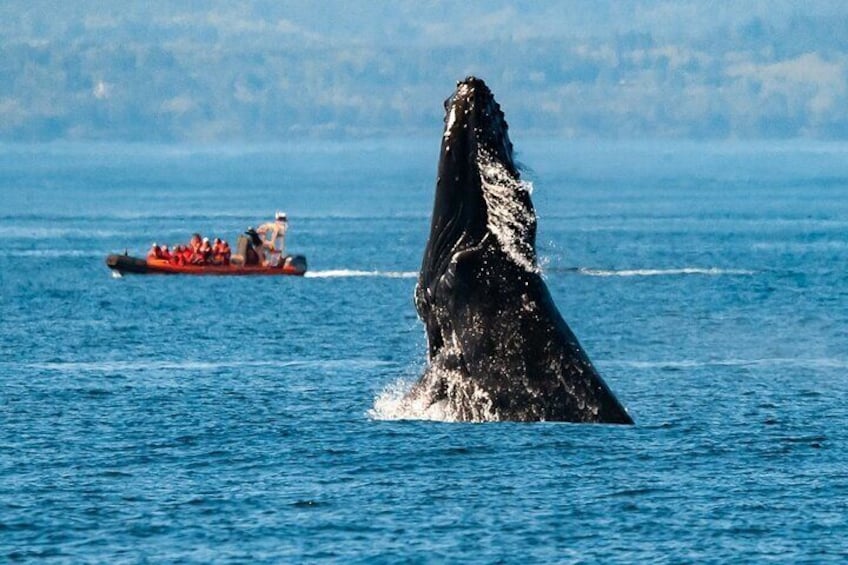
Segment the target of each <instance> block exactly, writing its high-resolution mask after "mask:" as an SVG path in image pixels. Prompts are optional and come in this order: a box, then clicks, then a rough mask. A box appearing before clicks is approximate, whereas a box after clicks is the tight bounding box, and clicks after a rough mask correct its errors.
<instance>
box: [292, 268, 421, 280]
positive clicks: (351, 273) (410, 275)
mask: <svg viewBox="0 0 848 565" xmlns="http://www.w3.org/2000/svg"><path fill="white" fill-rule="evenodd" d="M304 276H306V277H310V278H316V279H328V278H348V277H378V278H387V279H414V278H416V277H417V276H418V273H416V272H414V271H358V270H355V269H330V270H327V271H306V275H304Z"/></svg>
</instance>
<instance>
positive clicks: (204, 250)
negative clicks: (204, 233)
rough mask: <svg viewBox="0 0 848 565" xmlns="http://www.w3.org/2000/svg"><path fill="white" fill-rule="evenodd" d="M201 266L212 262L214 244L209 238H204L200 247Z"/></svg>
mask: <svg viewBox="0 0 848 565" xmlns="http://www.w3.org/2000/svg"><path fill="white" fill-rule="evenodd" d="M200 258H201V264H204V263H210V262H211V261H212V244H211V243H209V238H208V237H204V238H203V243H202V244H201V246H200Z"/></svg>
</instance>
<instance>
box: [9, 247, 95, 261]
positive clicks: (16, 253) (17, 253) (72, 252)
mask: <svg viewBox="0 0 848 565" xmlns="http://www.w3.org/2000/svg"><path fill="white" fill-rule="evenodd" d="M0 256H3V257H37V258H42V259H61V258H63V257H89V258H95V257H98V258H101V257H105V256H106V254H105V253H103V252H97V251H83V250H81V249H11V250H8V251H0Z"/></svg>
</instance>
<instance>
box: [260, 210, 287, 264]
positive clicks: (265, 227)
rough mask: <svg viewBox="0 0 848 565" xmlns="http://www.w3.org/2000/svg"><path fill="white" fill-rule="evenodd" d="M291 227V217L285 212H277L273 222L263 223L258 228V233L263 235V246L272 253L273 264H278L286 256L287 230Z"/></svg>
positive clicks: (271, 261)
mask: <svg viewBox="0 0 848 565" xmlns="http://www.w3.org/2000/svg"><path fill="white" fill-rule="evenodd" d="M288 229H289V219H288V216H286V213H285V212H279V211H278V212H277V213H276V214H275V216H274V221H273V222H268V223H265V224H262V225H261V226H259V227H258V228H256V233H258V234H259V235H260V236H262V247H263V249H264V250H267V251H268V252H269V254H270V259H271V260H270V263H271V265H272V266H275V267H276V266H278V265H279V264H280V261H282V260H284V259H285V257H286V231H288Z"/></svg>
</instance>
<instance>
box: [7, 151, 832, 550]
mask: <svg viewBox="0 0 848 565" xmlns="http://www.w3.org/2000/svg"><path fill="white" fill-rule="evenodd" d="M513 141H514V143H515V145H516V150H517V151H518V153H519V155H518V160H519V161H521V162H522V163H524V164H525V173H524V177H525V178H526V179H529V180H531V181H532V182H533V185H534V192H533V199H534V203H535V206H536V212H537V214H538V216H539V233H538V244H537V247H538V251H539V255H540V257H541V261H542V266H543V272H544V276H545V279H546V281H547V283H548V286H549V288H550V290H551V293H552V295H553V297H554V300H555V301H556V303H557V305H558V307H559V309H560V311H561V313H562V314H563V316H564V318H565V319H566V320H567V321H568V323H569V325H570V326H571V328H572V329H573V331H574V333H575V334H576V335H577V337H578V338H579V339H580V341H581V342H582V344H583V346H584V347H585V349H586V351H587V352H588V354H589V357H590V358H591V359H592V360H593V362H594V363H595V365H596V366H597V368H598V369H599V372H600V373H601V375H602V376H603V377H604V379H605V381H606V382H607V384H608V385H609V386H610V388H611V389H612V390H613V391H614V393H615V394H616V396H617V397H618V399H619V400H620V401H621V402H622V403H623V404H624V405H625V406H626V407H627V408H628V410H629V412H630V414H631V415H632V417H633V418H634V420H635V422H636V425H635V426H633V427H619V426H605V425H575V424H563V423H533V424H526V423H521V424H519V423H456V422H443V421H431V420H425V419H420V415H418V414H410V413H406V412H404V410H403V409H402V406H401V404H400V403H399V402H398V399H399V397H400V395H401V394H402V393H403V391H404V390H406V389H407V388H408V387H409V386H410V384H411V383H413V382H414V381H415V380H416V379H417V377H418V376H419V375H420V374H421V372H422V371H423V368H424V366H425V362H426V357H425V355H426V352H425V349H426V339H425V334H424V329H423V326H422V324H421V323H420V321H419V320H418V318H417V316H416V313H415V309H414V306H413V302H412V293H413V288H414V286H415V277H416V275H417V270H418V267H419V265H420V261H421V254H422V252H423V249H424V245H425V242H426V238H427V235H428V231H429V216H430V212H431V206H432V198H433V188H434V180H435V171H436V162H437V158H438V138H437V137H434V139H427V140H415V139H413V140H403V139H401V140H386V141H355V142H354V141H352V142H344V143H329V142H326V143H324V142H310V143H304V144H290V145H288V144H281V145H267V146H247V147H243V146H235V145H234V146H198V147H187V146H157V145H132V144H128V145H109V144H71V143H66V144H48V145H17V144H2V145H0V194H2V202H0V237H2V242H3V244H2V246H0V289H2V290H0V321H2V322H1V323H0V382H2V389H0V560H3V561H39V562H56V563H80V562H103V563H120V562H157V563H158V562H237V563H285V562H315V561H334V562H345V563H347V562H415V563H417V562H502V563H517V562H544V563H593V562H602V563H634V562H653V563H684V562H716V563H727V562H737V561H748V562H764V561H775V562H791V563H799V562H809V563H813V562H815V563H818V562H826V561H832V562H844V561H845V560H846V559H848V541H846V540H848V513H846V510H845V508H846V503H848V431H846V425H845V423H846V421H848V378H846V370H848V308H846V305H848V269H846V266H847V265H848V144H845V143H817V142H802V141H794V142H756V143H746V142H741V141H737V142H715V143H707V142H703V143H696V142H665V141H663V142H659V141H658V142H624V141H621V142H591V141H562V140H522V139H520V138H515V139H514V140H513ZM277 209H283V210H286V211H287V212H288V215H289V218H290V230H289V237H288V241H287V243H288V249H289V250H290V251H291V252H294V253H301V254H304V255H306V256H307V258H308V261H309V272H308V274H307V276H306V277H304V278H297V277H270V278H249V277H248V278H239V277H233V278H229V277H225V278H214V277H202V278H192V277H144V276H131V275H127V276H125V277H122V278H115V277H113V276H112V275H111V273H110V271H109V270H108V269H107V267H106V266H105V264H104V259H105V256H106V255H107V254H109V253H114V252H118V253H121V252H123V251H124V250H127V251H128V252H129V253H130V254H136V255H141V254H144V253H145V251H146V249H147V248H148V247H149V246H150V244H151V243H152V242H154V241H155V242H158V243H167V244H169V245H170V244H173V243H177V242H184V241H187V240H188V238H189V236H190V234H191V233H192V232H195V231H199V232H201V233H202V234H204V235H209V236H222V237H225V238H227V239H229V240H230V241H234V240H235V237H236V235H237V234H238V233H239V232H241V231H243V230H244V229H245V228H247V227H248V226H250V225H254V226H255V225H257V224H258V223H260V222H264V221H267V220H269V219H270V218H271V217H272V215H273V213H274V212H275V210H277Z"/></svg>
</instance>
